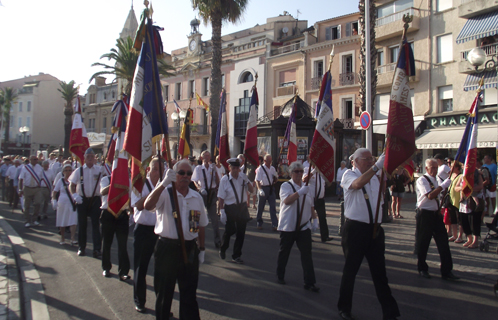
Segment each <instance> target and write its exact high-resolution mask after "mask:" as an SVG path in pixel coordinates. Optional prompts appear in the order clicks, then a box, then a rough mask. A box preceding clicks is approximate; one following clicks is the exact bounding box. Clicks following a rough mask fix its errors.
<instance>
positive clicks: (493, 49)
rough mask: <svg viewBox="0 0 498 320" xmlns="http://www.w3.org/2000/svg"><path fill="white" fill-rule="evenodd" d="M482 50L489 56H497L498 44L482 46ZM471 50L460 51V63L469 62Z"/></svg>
mask: <svg viewBox="0 0 498 320" xmlns="http://www.w3.org/2000/svg"><path fill="white" fill-rule="evenodd" d="M481 49H482V50H484V52H486V55H487V56H490V55H496V53H498V44H497V43H493V44H488V45H487V46H482V47H481ZM470 50H472V49H470ZM470 50H462V51H460V61H467V56H468V55H469V52H470Z"/></svg>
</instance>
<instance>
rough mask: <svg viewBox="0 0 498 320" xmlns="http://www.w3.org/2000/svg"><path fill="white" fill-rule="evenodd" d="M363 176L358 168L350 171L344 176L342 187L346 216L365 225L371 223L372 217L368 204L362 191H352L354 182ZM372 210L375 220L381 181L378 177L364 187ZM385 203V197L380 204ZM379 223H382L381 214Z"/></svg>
mask: <svg viewBox="0 0 498 320" xmlns="http://www.w3.org/2000/svg"><path fill="white" fill-rule="evenodd" d="M360 176H361V172H360V170H358V168H353V169H348V170H346V172H344V174H343V175H342V180H341V187H342V188H343V189H344V216H345V217H346V218H348V219H351V220H356V221H360V222H364V223H370V215H369V213H368V207H367V202H366V200H365V196H364V194H363V190H362V189H357V190H355V189H352V188H350V187H351V184H352V183H353V181H355V180H356V179H358V178H359V177H360ZM364 187H365V191H366V192H367V194H368V199H369V201H370V207H371V208H372V219H375V210H376V209H377V199H378V198H379V188H380V180H379V177H378V176H377V175H375V176H373V177H372V179H370V181H369V182H368V183H367V184H366V185H365V186H364ZM383 203H384V200H383V197H381V199H380V204H379V205H382V204H383ZM377 222H378V223H381V222H382V215H381V214H379V217H378V219H377Z"/></svg>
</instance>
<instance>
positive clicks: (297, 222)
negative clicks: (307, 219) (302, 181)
mask: <svg viewBox="0 0 498 320" xmlns="http://www.w3.org/2000/svg"><path fill="white" fill-rule="evenodd" d="M287 183H288V184H289V185H290V186H291V188H292V191H294V193H296V192H297V190H296V188H295V187H294V185H293V184H292V183H291V182H290V181H287ZM299 208H301V205H300V201H299V197H298V198H297V208H296V209H297V210H296V213H297V216H296V232H299V230H301V228H299V227H300V226H301V221H299Z"/></svg>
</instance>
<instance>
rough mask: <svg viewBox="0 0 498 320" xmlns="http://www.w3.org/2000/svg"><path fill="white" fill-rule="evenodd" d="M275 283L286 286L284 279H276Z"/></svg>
mask: <svg viewBox="0 0 498 320" xmlns="http://www.w3.org/2000/svg"><path fill="white" fill-rule="evenodd" d="M277 283H279V284H286V283H285V280H284V279H280V278H278V279H277Z"/></svg>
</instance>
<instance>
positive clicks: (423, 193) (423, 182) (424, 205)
mask: <svg viewBox="0 0 498 320" xmlns="http://www.w3.org/2000/svg"><path fill="white" fill-rule="evenodd" d="M424 176H426V177H428V178H429V179H430V180H431V181H432V184H433V185H434V189H436V188H437V187H438V186H439V184H438V182H437V181H436V178H434V177H432V176H430V175H428V174H424ZM434 189H432V188H431V185H430V183H429V181H427V179H426V178H424V177H420V178H418V179H417V208H419V209H425V210H431V211H436V210H437V209H438V201H439V200H438V199H439V198H438V197H436V198H435V199H433V200H430V199H429V198H427V195H428V194H429V193H431V192H432V190H434Z"/></svg>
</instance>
